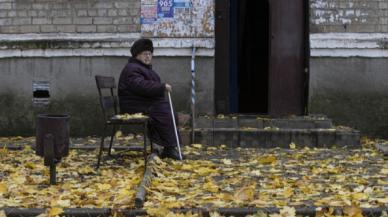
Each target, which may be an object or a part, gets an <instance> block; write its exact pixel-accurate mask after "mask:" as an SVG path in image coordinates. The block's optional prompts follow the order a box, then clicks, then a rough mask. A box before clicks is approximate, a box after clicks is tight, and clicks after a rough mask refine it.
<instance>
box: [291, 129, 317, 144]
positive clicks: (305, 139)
mask: <svg viewBox="0 0 388 217" xmlns="http://www.w3.org/2000/svg"><path fill="white" fill-rule="evenodd" d="M290 133H291V141H290V143H291V142H293V143H294V144H295V145H296V146H297V147H316V145H317V137H316V134H315V133H313V132H312V131H311V130H301V129H299V130H290ZM290 143H288V145H287V147H289V144H290Z"/></svg>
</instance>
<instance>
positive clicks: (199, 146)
mask: <svg viewBox="0 0 388 217" xmlns="http://www.w3.org/2000/svg"><path fill="white" fill-rule="evenodd" d="M191 146H193V147H194V148H198V149H201V148H202V144H191Z"/></svg>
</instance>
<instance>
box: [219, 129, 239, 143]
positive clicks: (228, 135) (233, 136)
mask: <svg viewBox="0 0 388 217" xmlns="http://www.w3.org/2000/svg"><path fill="white" fill-rule="evenodd" d="M213 137H214V139H213V141H214V145H216V146H218V145H221V144H225V145H226V146H227V147H231V148H235V147H238V146H239V140H240V138H239V131H237V130H236V129H227V128H224V129H221V128H217V129H214V131H213Z"/></svg>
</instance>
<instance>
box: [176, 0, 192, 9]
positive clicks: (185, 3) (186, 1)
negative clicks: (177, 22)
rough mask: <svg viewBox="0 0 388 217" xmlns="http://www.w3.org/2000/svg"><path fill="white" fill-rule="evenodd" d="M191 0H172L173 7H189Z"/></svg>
mask: <svg viewBox="0 0 388 217" xmlns="http://www.w3.org/2000/svg"><path fill="white" fill-rule="evenodd" d="M192 5H193V4H192V3H191V0H174V8H191V6H192Z"/></svg>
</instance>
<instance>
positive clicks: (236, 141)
mask: <svg viewBox="0 0 388 217" xmlns="http://www.w3.org/2000/svg"><path fill="white" fill-rule="evenodd" d="M181 134H182V140H183V143H184V144H185V145H187V144H190V143H191V141H190V140H191V131H190V130H182V131H181ZM194 142H195V143H201V144H204V145H209V146H218V145H221V144H225V145H227V146H228V147H258V148H274V147H281V148H289V147H290V144H291V143H294V144H295V145H296V146H297V147H311V148H313V147H317V148H332V147H347V148H359V147H361V145H360V132H359V131H357V130H352V129H346V130H343V129H253V128H252V129H251V128H250V129H232V128H204V129H196V130H195V141H194Z"/></svg>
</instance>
